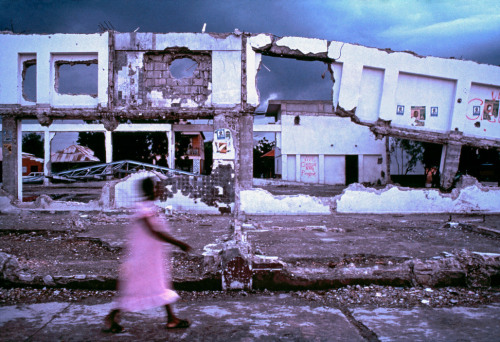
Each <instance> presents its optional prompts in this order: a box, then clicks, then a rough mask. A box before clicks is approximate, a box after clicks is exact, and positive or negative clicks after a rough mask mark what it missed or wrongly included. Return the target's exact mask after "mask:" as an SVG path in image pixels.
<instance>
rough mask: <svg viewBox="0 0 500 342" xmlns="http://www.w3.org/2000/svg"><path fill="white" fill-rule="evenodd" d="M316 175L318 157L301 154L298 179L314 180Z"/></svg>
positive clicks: (303, 180)
mask: <svg viewBox="0 0 500 342" xmlns="http://www.w3.org/2000/svg"><path fill="white" fill-rule="evenodd" d="M317 177H318V157H317V156H301V158H300V179H301V181H302V182H308V181H311V182H315V181H316V179H317Z"/></svg>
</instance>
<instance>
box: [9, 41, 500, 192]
mask: <svg viewBox="0 0 500 342" xmlns="http://www.w3.org/2000/svg"><path fill="white" fill-rule="evenodd" d="M0 46H1V47H2V51H1V53H0V62H1V63H0V75H1V76H0V115H1V117H2V151H3V170H4V172H3V188H4V189H5V190H6V191H8V192H9V193H11V194H14V195H15V196H17V197H18V198H21V193H22V182H21V174H22V172H21V132H22V120H24V119H37V120H38V122H39V123H40V124H41V125H42V126H44V127H50V125H51V123H52V122H53V121H54V120H58V119H80V120H81V119H84V120H97V121H98V122H100V125H101V126H102V127H103V128H102V129H103V130H105V139H106V144H107V145H109V144H111V141H110V134H109V132H112V131H120V130H122V129H125V127H126V125H125V124H124V123H125V122H126V121H127V120H134V121H135V122H138V121H141V120H142V121H144V122H146V120H152V119H161V120H168V119H171V120H181V119H184V120H193V119H210V120H211V121H209V122H210V124H206V125H196V124H192V125H190V126H191V127H190V130H191V131H193V132H207V131H212V132H216V133H215V134H214V152H213V170H214V171H215V170H217V169H218V168H221V167H222V168H224V170H225V171H224V172H222V173H217V172H215V174H217V175H218V177H220V178H222V180H221V181H224V179H225V181H229V182H230V183H232V182H233V181H234V187H235V196H236V201H237V200H238V194H239V191H240V190H241V189H248V188H251V187H252V167H251V165H252V147H253V131H252V130H253V113H254V110H255V108H256V107H257V106H258V105H259V92H258V85H257V84H256V75H257V71H258V69H259V67H260V61H261V56H262V55H267V56H273V57H276V58H295V59H299V60H306V61H321V62H324V63H325V69H326V70H328V72H327V74H326V77H328V78H330V79H331V81H332V102H331V112H332V114H333V113H334V114H335V115H337V116H344V117H348V118H350V120H352V121H353V122H355V123H357V124H360V125H364V126H366V127H369V129H370V130H371V132H373V134H375V136H377V137H384V136H394V137H400V138H405V139H413V140H420V141H427V142H433V143H437V144H442V145H443V150H442V151H443V152H442V157H441V167H442V180H441V181H442V186H443V187H445V188H447V187H449V186H450V185H451V183H452V180H453V177H454V175H455V173H456V171H457V168H458V162H459V158H460V151H461V147H462V146H464V145H467V146H474V147H478V148H496V149H498V148H500V121H499V118H498V107H499V106H498V103H499V99H500V67H498V66H492V65H484V64H478V63H476V62H472V61H462V60H455V59H445V58H435V57H423V56H418V55H416V54H414V53H409V52H394V51H391V50H381V49H376V48H368V47H363V46H359V45H354V44H347V43H342V42H337V41H326V40H321V39H312V38H301V37H276V36H274V35H272V34H249V33H240V32H235V33H227V34H214V33H141V32H132V33H119V32H114V31H107V32H104V33H100V34H40V35H38V34H34V35H24V34H13V33H11V32H3V33H1V34H0ZM182 63H184V65H190V66H189V67H187V68H181V71H182V72H179V71H178V69H179V68H178V66H177V64H182ZM185 63H188V64H185ZM81 65H85V66H87V65H89V66H93V67H94V69H93V70H95V74H94V76H92V77H94V84H95V87H94V89H93V90H92V91H72V92H71V91H68V90H67V89H66V85H65V82H67V80H65V79H64V78H63V76H64V73H66V72H67V70H68V69H71V68H73V67H78V66H81ZM29 68H35V69H36V81H35V82H36V95H35V96H34V97H30V96H27V94H26V92H25V82H26V79H25V76H26V72H27V70H28V69H29ZM72 82H75V83H78V80H76V79H73V80H72ZM147 122H150V121H147ZM157 125H159V126H158V129H163V130H164V131H165V132H167V136H168V139H169V148H174V146H175V144H173V143H172V142H173V141H174V139H175V134H174V133H175V132H180V131H183V132H185V131H186V130H185V128H179V127H178V125H176V124H168V123H165V121H161V122H159V123H157ZM160 126H161V127H162V128H159V127H160ZM51 134H52V133H50V131H49V130H47V131H46V137H45V140H44V141H45V144H46V151H45V154H46V158H45V160H46V161H47V160H50V158H49V157H48V156H50V138H51V136H50V135H51ZM344 134H347V133H345V132H344ZM47 147H48V148H47ZM169 152H171V151H169ZM173 155H174V153H169V156H173ZM170 158H172V157H170ZM111 159H112V157H111V156H110V155H107V156H106V161H111ZM169 164H170V163H169ZM170 165H171V164H170ZM6 170H9V172H6ZM44 172H45V174H46V175H48V173H49V172H50V171H49V169H48V167H47V165H45V168H44Z"/></svg>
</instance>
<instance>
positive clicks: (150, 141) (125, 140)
mask: <svg viewBox="0 0 500 342" xmlns="http://www.w3.org/2000/svg"><path fill="white" fill-rule="evenodd" d="M112 139H113V161H120V160H132V161H137V162H141V163H147V164H155V165H158V166H165V167H171V166H170V165H168V162H167V160H168V158H167V157H168V139H167V133H166V132H113V134H112Z"/></svg>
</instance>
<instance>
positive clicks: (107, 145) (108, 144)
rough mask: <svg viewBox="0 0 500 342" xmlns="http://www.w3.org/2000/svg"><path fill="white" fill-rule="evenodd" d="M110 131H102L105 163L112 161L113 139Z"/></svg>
mask: <svg viewBox="0 0 500 342" xmlns="http://www.w3.org/2000/svg"><path fill="white" fill-rule="evenodd" d="M111 133H112V132H111V131H105V132H104V150H105V151H106V163H111V162H113V139H112V136H111Z"/></svg>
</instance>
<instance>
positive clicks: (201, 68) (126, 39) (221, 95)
mask: <svg viewBox="0 0 500 342" xmlns="http://www.w3.org/2000/svg"><path fill="white" fill-rule="evenodd" d="M241 44H242V43H241V37H237V36H235V35H213V36H212V35H209V34H196V33H167V34H159V33H116V34H115V35H114V47H115V60H114V70H115V79H114V89H115V90H114V98H115V101H114V105H115V108H116V109H117V110H124V109H127V108H131V109H137V108H138V109H162V108H163V109H165V108H171V107H174V108H194V109H196V108H207V107H208V108H210V107H229V108H231V107H235V106H236V105H239V104H240V103H241ZM179 59H191V60H192V63H191V64H192V65H191V66H188V67H187V68H186V70H189V69H192V74H191V75H190V76H186V77H182V78H176V77H174V76H173V75H172V64H173V62H175V61H176V60H179ZM197 114H198V116H203V113H197Z"/></svg>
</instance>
